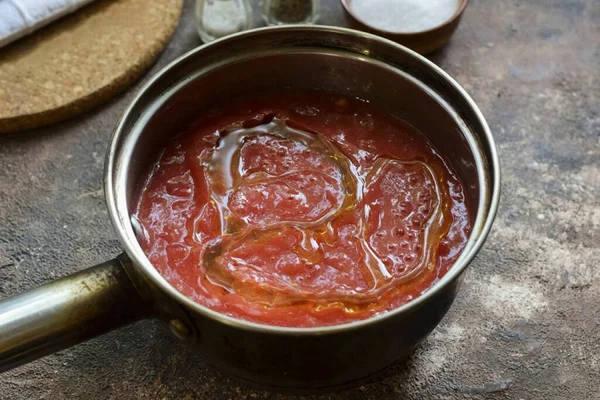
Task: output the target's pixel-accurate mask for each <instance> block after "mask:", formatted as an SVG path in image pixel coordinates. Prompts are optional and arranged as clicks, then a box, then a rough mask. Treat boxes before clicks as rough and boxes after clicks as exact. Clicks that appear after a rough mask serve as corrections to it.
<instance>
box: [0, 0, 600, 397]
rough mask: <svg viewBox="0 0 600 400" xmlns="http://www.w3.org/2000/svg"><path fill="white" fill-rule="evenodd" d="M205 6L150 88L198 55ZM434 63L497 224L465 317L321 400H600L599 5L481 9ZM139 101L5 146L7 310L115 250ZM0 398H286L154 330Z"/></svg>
mask: <svg viewBox="0 0 600 400" xmlns="http://www.w3.org/2000/svg"><path fill="white" fill-rule="evenodd" d="M323 2H324V3H325V4H324V7H323V13H322V14H323V18H322V21H323V22H327V23H337V24H342V23H344V18H343V17H342V13H341V6H340V5H339V4H338V3H337V1H336V0H327V1H325V0H324V1H323ZM192 7H193V2H192V1H187V2H186V6H185V10H184V13H183V18H182V21H181V24H180V26H179V28H178V31H177V33H176V34H175V37H174V39H173V41H172V42H171V44H170V45H169V47H168V48H167V50H166V51H165V53H164V54H163V55H162V57H161V58H160V60H159V62H158V64H157V65H156V66H155V67H154V68H153V70H152V71H151V72H150V73H148V74H147V75H145V77H144V78H142V81H144V80H146V79H147V78H148V77H149V76H150V74H152V73H154V72H156V71H157V70H158V69H159V68H160V67H162V66H163V65H165V64H166V63H167V62H169V61H170V60H172V59H173V58H175V57H176V56H178V55H180V54H182V53H183V52H185V51H186V50H188V49H191V48H193V47H194V46H197V45H198V44H199V39H198V38H197V35H196V33H195V31H194V26H193V9H192ZM431 59H432V60H433V61H435V62H436V63H437V64H439V65H440V66H442V68H444V69H445V70H447V71H448V72H449V73H450V74H451V75H453V76H454V77H455V78H456V79H457V80H458V82H459V83H461V84H462V85H463V86H464V87H465V88H466V89H467V91H468V92H469V93H470V94H471V95H472V96H473V98H474V99H475V101H476V102H477V103H478V104H479V106H480V107H481V109H482V111H483V113H484V114H485V115H486V116H487V118H488V121H489V123H490V126H491V128H492V131H493V132H494V134H495V137H496V139H497V141H498V146H499V151H500V157H501V161H502V166H503V178H504V180H503V198H502V202H501V205H500V211H499V215H498V218H497V220H496V224H495V227H494V229H493V231H492V234H491V236H490V238H489V240H488V242H487V244H486V245H485V247H484V248H483V250H482V252H481V253H480V255H479V257H478V258H477V259H476V260H475V262H474V263H473V265H472V266H471V268H470V269H469V271H468V272H467V275H466V279H465V283H464V285H463V288H462V291H461V293H460V294H459V296H458V298H457V301H456V303H455V304H454V306H453V307H452V309H451V311H450V312H449V314H448V316H447V317H446V318H445V320H444V321H443V323H442V324H441V325H440V326H439V327H438V328H437V329H436V330H435V331H434V333H433V334H432V335H431V336H430V337H429V338H428V339H427V340H426V341H425V342H424V343H423V345H422V346H420V348H419V349H418V350H417V352H416V353H415V355H414V356H413V357H412V358H411V359H410V360H409V361H408V362H407V363H403V364H398V365H396V366H394V367H392V368H391V369H389V370H387V371H386V372H385V373H384V374H383V376H381V377H380V378H379V380H377V381H375V382H373V383H369V384H366V385H364V386H362V387H359V388H356V389H352V390H349V391H346V392H341V393H336V394H331V395H325V396H323V398H326V399H378V400H379V399H393V398H394V399H423V398H434V399H455V398H481V397H485V398H491V399H505V398H506V399H600V394H599V393H598V390H599V385H600V266H599V265H598V264H600V206H599V201H598V198H599V197H598V191H599V189H600V178H599V176H600V166H599V165H600V163H599V160H600V109H599V108H600V107H599V106H600V66H599V64H600V1H598V0H523V1H517V0H472V1H471V4H470V5H469V7H468V8H467V10H466V13H465V15H464V18H463V22H462V25H461V26H460V27H459V29H458V32H457V33H456V36H455V37H454V39H453V40H452V42H451V43H450V44H449V45H448V46H447V47H446V48H445V49H444V50H442V51H440V52H438V53H436V54H434V55H432V56H431ZM141 83H142V82H139V83H138V84H137V87H139V86H140V84H141ZM135 90H136V88H132V89H131V90H129V91H127V92H126V93H125V94H124V95H121V96H119V97H117V98H116V99H114V100H113V101H111V102H110V103H109V104H107V105H105V106H102V107H100V108H98V109H96V110H94V111H92V112H90V113H87V114H86V115H83V116H81V117H79V118H76V119H74V120H71V121H68V122H65V123H61V124H58V125H55V126H51V127H48V128H45V129H41V130H37V131H34V132H28V133H19V134H15V135H13V136H12V137H1V138H0V221H2V223H1V224H0V296H2V297H4V296H8V295H11V294H14V293H18V292H20V291H23V290H26V289H29V288H31V287H33V286H35V285H38V284H41V283H43V282H47V281H49V280H52V279H55V278H58V277H61V276H64V275H67V274H69V273H72V272H75V271H78V270H80V269H82V268H84V267H86V266H89V265H92V264H95V263H98V262H100V261H103V260H106V259H108V258H109V257H112V256H114V255H116V254H118V253H119V251H120V248H119V243H118V241H117V240H116V239H115V237H114V235H113V232H112V229H111V226H110V224H109V222H108V220H107V214H106V211H105V207H104V200H103V195H102V167H103V160H104V153H105V150H106V146H107V142H108V138H109V136H110V134H111V131H112V129H113V127H114V126H115V124H116V121H117V118H118V117H119V115H120V114H121V112H122V110H123V109H124V107H125V106H126V104H127V103H128V102H129V101H130V99H131V98H132V96H133V94H134V92H135ZM0 398H2V399H10V400H12V399H15V400H19V399H26V400H33V399H67V398H82V399H92V398H94V399H96V398H99V399H163V398H164V399H194V398H200V399H202V398H206V399H246V398H251V399H284V398H286V397H285V396H282V395H276V394H270V393H266V392H261V391H256V390H253V389H250V388H247V387H245V386H240V385H239V384H238V383H237V382H236V381H233V380H231V379H229V378H227V377H225V376H223V375H222V374H220V373H219V372H217V371H215V370H214V369H213V368H211V367H210V366H208V365H206V364H205V363H204V362H203V361H202V359H201V358H199V357H198V356H196V355H194V354H191V353H189V352H188V351H186V349H185V347H184V346H183V345H181V344H180V343H179V342H178V341H177V340H175V339H174V338H173V337H171V336H170V335H169V334H168V333H167V331H166V329H164V328H163V327H162V326H160V325H159V324H158V323H157V322H154V321H143V322H140V323H137V324H135V325H133V326H131V327H128V328H125V329H122V330H120V331H117V332H113V333H111V334H108V335H106V336H104V337H101V338H97V339H94V340H91V341H89V342H87V343H84V344H82V345H79V346H77V347H75V348H73V349H70V350H66V351H62V352H60V353H58V354H55V355H52V356H49V357H46V358H44V359H42V360H38V361H35V362H32V363H30V364H28V365H25V366H22V367H20V368H18V369H15V370H13V371H10V372H8V373H5V374H3V375H1V376H0Z"/></svg>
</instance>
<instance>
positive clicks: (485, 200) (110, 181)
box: [104, 25, 500, 336]
mask: <svg viewBox="0 0 600 400" xmlns="http://www.w3.org/2000/svg"><path fill="white" fill-rule="evenodd" d="M289 31H292V32H294V31H298V32H301V31H313V32H318V33H320V34H323V35H327V34H332V33H333V34H341V35H345V36H355V37H356V36H357V37H362V38H363V39H367V40H369V41H376V42H381V43H383V44H385V45H387V46H391V47H393V48H394V50H395V51H398V52H403V53H405V54H406V55H408V56H410V57H415V58H418V59H419V60H420V61H421V62H422V63H424V64H425V65H426V66H427V67H428V68H431V69H433V70H434V72H436V73H437V74H439V75H440V76H442V77H443V78H444V79H445V80H446V83H448V84H450V85H451V86H452V87H453V88H454V90H456V91H457V92H458V93H459V94H460V95H461V96H462V97H463V99H464V100H465V101H466V102H467V104H468V106H469V107H470V108H471V111H472V112H473V114H474V115H475V117H476V119H477V120H478V123H479V124H480V126H481V128H482V132H481V134H482V135H483V136H484V137H485V141H486V144H485V146H489V148H487V147H486V148H485V150H486V151H487V154H486V156H485V158H486V161H487V163H488V165H489V169H488V168H485V166H484V161H483V156H482V155H481V154H477V152H475V153H476V154H475V158H476V162H477V163H478V165H477V167H478V168H477V169H478V178H479V185H480V186H479V192H480V201H479V204H478V205H477V216H476V220H475V222H474V228H473V233H472V234H471V237H470V238H469V241H468V242H467V247H465V249H464V250H463V251H462V253H461V255H460V256H459V259H458V260H457V261H456V262H455V263H454V264H453V265H452V267H450V269H449V270H448V272H447V273H446V274H445V275H444V276H443V277H442V278H441V279H440V280H439V281H437V282H436V283H435V284H434V285H433V286H432V287H431V288H429V289H428V290H427V291H426V292H425V293H422V294H421V295H419V296H418V297H417V298H415V299H414V300H411V301H410V302H408V303H406V304H404V305H402V306H400V307H398V308H395V309H393V310H390V311H387V312H383V313H381V314H377V315H374V316H371V317H369V318H367V319H364V320H359V321H354V322H350V323H344V324H339V325H330V326H321V327H281V326H276V325H267V324H262V323H255V322H250V321H245V320H243V319H238V318H235V317H230V316H228V315H225V314H222V313H220V312H217V311H214V310H211V309H209V308H208V307H205V306H203V305H201V304H198V303H196V302H195V301H193V300H192V299H190V298H189V297H187V296H185V295H184V294H183V293H181V292H179V291H178V290H177V289H176V288H175V287H173V286H172V285H171V284H170V283H169V282H168V281H167V280H166V279H165V278H163V277H162V275H160V274H159V273H158V271H157V270H156V269H155V268H154V266H153V265H152V264H151V263H150V261H149V260H148V258H147V257H146V256H145V254H144V253H143V251H142V250H141V247H140V246H139V244H138V242H137V240H135V235H134V234H133V229H132V227H131V222H130V219H129V218H130V215H129V209H128V206H127V204H125V200H123V201H122V202H120V201H119V199H118V193H117V191H120V190H122V189H120V188H121V187H122V186H118V185H119V183H120V182H119V181H120V180H123V181H124V180H125V179H126V178H125V176H126V174H123V173H121V174H118V175H119V179H117V180H116V179H115V172H116V171H117V170H118V169H119V168H123V166H122V165H118V162H119V160H120V158H122V157H123V156H122V155H121V154H120V152H121V151H123V150H121V149H120V147H119V145H120V143H121V142H122V141H123V139H125V138H127V136H128V135H129V134H131V132H132V130H127V126H128V123H129V122H130V121H129V120H130V119H131V118H133V117H132V114H133V113H134V110H135V108H136V105H137V103H138V102H139V101H140V100H141V98H142V97H143V96H144V95H145V93H146V92H148V91H149V90H150V89H151V88H152V86H153V85H154V84H155V83H156V82H157V81H159V80H160V79H162V78H163V77H164V76H165V75H167V74H169V73H170V72H171V70H172V69H173V68H175V67H176V66H177V65H178V64H179V63H182V62H183V61H185V60H186V59H188V58H191V57H194V56H196V54H197V53H199V52H203V51H204V50H205V49H206V48H207V47H208V46H213V45H217V44H221V45H222V44H225V43H227V42H233V41H237V40H241V39H243V38H244V37H251V36H256V35H266V34H269V33H277V32H289ZM136 123H137V122H136ZM475 146H476V147H477V150H479V152H482V149H483V147H482V146H483V145H482V144H481V143H475ZM124 151H129V152H131V149H126V150H124ZM129 155H130V154H129ZM485 172H487V179H486V174H485ZM482 174H483V176H482ZM104 177H105V186H104V190H105V199H106V203H107V207H108V213H109V216H110V219H111V222H112V224H113V227H114V229H115V231H116V233H117V236H118V238H119V240H120V241H121V243H122V245H123V246H124V248H125V252H126V253H127V255H128V256H129V257H130V258H131V260H132V263H133V264H134V267H135V268H137V269H138V270H141V271H142V273H143V275H144V276H146V277H147V278H149V279H150V280H151V282H152V283H153V284H155V285H156V286H157V287H158V288H160V289H161V290H162V291H163V293H166V294H168V295H169V296H170V297H171V298H174V299H175V300H177V301H178V302H179V303H180V304H183V305H184V306H186V307H187V308H188V310H192V311H194V312H197V313H199V314H201V315H203V316H205V317H208V318H211V319H213V320H216V321H219V322H221V323H223V324H226V325H230V326H233V327H236V328H240V329H243V330H251V331H258V332H262V333H270V334H283V335H285V334H288V335H294V336H298V335H325V334H335V333H339V332H342V331H347V330H354V329H359V328H363V327H366V326H369V325H372V324H377V323H380V322H382V321H384V320H387V319H390V318H394V317H395V316H396V315H399V314H404V313H407V312H410V311H411V310H413V309H415V308H417V307H419V306H420V305H421V304H423V303H425V302H427V301H429V300H431V299H432V298H434V297H435V296H436V294H437V293H438V292H440V291H441V290H442V289H443V288H444V287H445V286H447V285H448V284H450V283H451V282H452V281H453V280H455V279H457V278H458V277H459V276H460V275H461V273H462V272H463V271H464V269H465V268H466V267H467V266H468V265H469V264H470V263H471V261H472V260H473V258H474V257H475V255H476V254H477V253H478V251H479V250H480V248H481V247H482V245H483V243H484V242H485V240H486V238H487V236H488V234H489V231H490V229H491V227H492V224H493V221H494V218H495V215H496V212H497V208H498V202H499V197H500V163H499V159H498V154H497V150H496V145H495V142H494V139H493V136H492V133H491V131H490V129H489V127H488V125H487V122H486V121H485V118H484V117H483V114H482V113H481V111H480V110H479V108H478V107H477V105H476V104H475V102H474V101H473V100H472V99H471V97H470V96H469V95H468V94H467V93H466V91H465V90H464V89H463V88H462V87H461V86H460V85H459V84H458V83H457V82H456V81H455V80H454V79H453V78H451V77H450V76H449V75H448V74H447V73H446V72H444V71H443V70H442V69H441V68H439V67H438V66H437V65H435V64H434V63H433V62H431V61H429V60H427V59H426V58H424V57H423V56H421V55H419V54H418V53H416V52H414V51H412V50H410V49H408V48H406V47H404V46H402V45H399V44H397V43H395V42H392V41H390V40H387V39H385V38H381V37H379V36H376V35H373V34H369V33H365V32H360V31H356V30H352V29H347V28H340V27H330V26H312V25H306V26H303V25H298V26H278V27H267V28H259V29H254V30H252V31H247V32H242V33H239V34H235V35H231V36H228V37H226V38H223V39H220V40H217V41H215V42H212V43H210V44H206V45H203V46H200V47H197V48H195V49H193V50H190V51H189V52H187V53H185V54H183V55H181V56H180V57H178V58H176V59H175V60H174V61H172V62H170V63H169V64H168V65H167V66H165V67H164V68H162V69H161V70H160V71H159V72H158V73H156V74H155V75H154V76H153V77H151V78H150V79H149V80H148V81H147V82H146V83H145V84H144V85H143V86H142V88H141V89H140V90H139V91H138V93H137V94H136V96H135V97H134V99H133V100H132V101H131V102H130V103H129V105H128V107H127V108H126V109H125V111H124V112H123V114H122V116H121V118H120V120H119V122H118V124H117V126H116V129H115V131H114V133H113V136H112V138H111V140H110V144H109V148H108V151H107V156H106V163H105V172H104ZM121 198H124V196H121ZM129 231H130V232H129ZM132 238H134V239H132Z"/></svg>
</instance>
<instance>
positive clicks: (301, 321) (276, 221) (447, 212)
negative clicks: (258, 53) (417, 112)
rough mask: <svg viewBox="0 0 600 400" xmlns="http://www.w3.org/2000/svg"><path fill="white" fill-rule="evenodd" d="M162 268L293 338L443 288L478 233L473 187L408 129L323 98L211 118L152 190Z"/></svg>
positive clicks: (150, 252)
mask: <svg viewBox="0 0 600 400" xmlns="http://www.w3.org/2000/svg"><path fill="white" fill-rule="evenodd" d="M137 199H138V201H137V204H136V207H135V210H134V213H133V215H132V220H133V225H134V227H135V229H136V233H137V236H138V240H139V243H140V245H141V247H142V249H143V250H144V252H145V253H146V255H147V256H148V258H149V259H150V261H151V262H152V263H153V265H154V266H155V267H156V268H157V270H158V271H159V272H160V273H161V274H162V275H163V276H164V277H165V278H166V279H167V280H168V281H169V282H170V283H171V284H172V285H173V286H175V287H176V288H177V289H178V290H179V291H181V292H182V293H183V294H185V295H186V296H188V297H190V298H192V299H193V300H195V301H196V302H198V303H200V304H202V305H205V306H207V307H209V308H212V309H214V310H216V311H219V312H222V313H225V314H227V315H230V316H233V317H236V318H241V319H245V320H249V321H253V322H259V323H266V324H272V325H280V326H303V327H309V326H324V325H334V324H340V323H346V322H351V321H354V320H359V319H364V318H368V317H369V316H372V315H374V314H377V313H382V312H386V311H388V310H391V309H393V308H396V307H398V306H400V305H402V304H404V303H406V302H408V301H410V300H412V299H414V298H416V297H417V296H419V295H420V294H422V293H423V292H424V291H426V290H427V289H428V288H430V287H431V286H432V285H433V284H434V283H435V282H436V281H437V280H439V279H440V278H441V277H442V276H443V274H444V273H446V272H447V270H448V269H449V267H450V266H451V265H452V263H453V262H454V261H455V259H456V258H457V257H458V255H459V253H460V251H461V250H462V249H463V248H464V246H465V243H466V241H467V239H468V235H469V233H470V229H471V223H470V221H469V218H468V215H467V205H466V204H465V198H464V194H463V186H462V184H461V182H460V181H459V180H458V179H457V177H456V175H455V174H454V173H453V172H452V170H451V168H450V166H449V164H448V162H447V161H446V160H445V158H444V157H443V156H442V155H440V154H438V153H437V151H436V150H435V149H434V147H433V146H432V145H431V143H429V142H428V141H427V140H426V138H425V137H424V136H423V135H421V134H420V133H419V132H417V131H416V130H415V129H414V128H412V127H411V126H410V125H408V124H406V123H405V122H403V121H402V120H400V119H398V118H396V117H394V116H392V115H390V114H388V113H386V112H385V111H383V110H380V109H378V108H377V107H374V106H373V105H371V104H368V103H367V102H364V101H360V100H359V99H353V98H348V97H344V96H340V95H337V94H331V93H327V92H316V91H297V90H286V91H283V90H282V91H276V92H275V91H274V92H263V93H260V94H255V95H248V96H245V97H241V98H239V99H236V100H233V101H230V102H228V103H227V104H220V105H215V106H214V107H212V108H210V109H207V110H204V111H201V112H199V115H198V120H197V121H196V123H194V124H193V125H192V126H191V127H190V128H189V129H188V130H187V131H185V132H182V133H181V134H179V135H178V136H177V137H176V138H175V139H174V140H172V142H171V143H170V144H169V145H168V146H167V147H166V148H165V149H164V150H163V151H162V152H161V153H160V155H159V157H158V159H157V161H156V162H155V163H154V164H153V166H152V168H151V169H150V170H149V171H148V173H147V175H146V176H145V177H144V179H143V181H142V182H141V183H140V185H139V190H138V194H137Z"/></svg>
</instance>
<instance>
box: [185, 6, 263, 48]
mask: <svg viewBox="0 0 600 400" xmlns="http://www.w3.org/2000/svg"><path fill="white" fill-rule="evenodd" d="M196 27H197V29H198V34H199V35H200V38H201V39H202V41H203V42H204V43H208V42H211V41H213V40H215V39H218V38H221V37H223V36H227V35H231V34H232V33H237V32H241V31H245V30H247V29H250V28H251V27H252V7H251V6H250V4H249V2H248V0H196Z"/></svg>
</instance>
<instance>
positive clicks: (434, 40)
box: [340, 0, 469, 54]
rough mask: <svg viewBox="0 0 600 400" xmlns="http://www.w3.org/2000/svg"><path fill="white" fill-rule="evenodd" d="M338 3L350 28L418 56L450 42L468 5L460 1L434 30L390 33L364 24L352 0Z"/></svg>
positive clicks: (466, 1)
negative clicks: (340, 4) (345, 15)
mask: <svg viewBox="0 0 600 400" xmlns="http://www.w3.org/2000/svg"><path fill="white" fill-rule="evenodd" d="M340 1H341V3H342V5H343V6H344V10H346V13H348V15H350V17H351V18H350V20H351V21H350V22H351V25H350V27H351V28H353V29H358V30H363V31H367V32H370V33H374V34H376V35H379V36H382V37H384V38H386V39H390V40H393V41H395V42H397V43H400V44H402V45H404V46H406V47H409V48H411V49H413V50H414V51H416V52H418V53H420V54H428V53H431V52H433V51H435V50H437V49H439V48H440V47H442V46H443V45H445V44H446V43H447V42H448V41H449V40H450V38H451V37H452V35H453V34H454V31H456V28H457V27H458V24H459V23H460V18H461V17H462V14H463V12H464V11H465V8H467V4H468V3H469V0H461V2H460V5H459V7H458V10H456V12H455V13H454V15H453V16H452V17H451V18H450V19H448V20H447V21H446V22H444V23H443V24H441V25H438V26H436V27H435V28H432V29H429V30H425V31H419V32H392V31H387V30H384V29H380V28H377V27H374V26H373V25H369V24H368V23H366V22H365V21H364V20H363V19H362V18H361V17H360V15H358V14H356V13H355V12H354V11H353V10H352V7H351V6H350V4H351V3H352V1H353V0H340Z"/></svg>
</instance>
